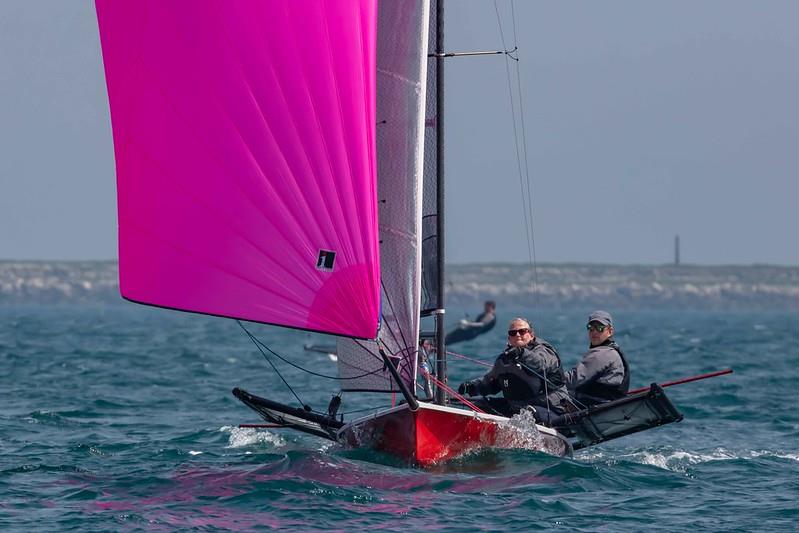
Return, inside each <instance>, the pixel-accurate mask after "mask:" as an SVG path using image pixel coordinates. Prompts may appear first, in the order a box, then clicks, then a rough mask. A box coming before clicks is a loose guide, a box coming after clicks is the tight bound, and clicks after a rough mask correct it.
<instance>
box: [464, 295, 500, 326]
mask: <svg viewBox="0 0 799 533" xmlns="http://www.w3.org/2000/svg"><path fill="white" fill-rule="evenodd" d="M496 310H497V304H496V302H494V300H486V302H485V303H484V304H483V312H482V313H480V314H479V315H477V318H475V319H474V322H472V321H470V320H466V319H463V320H461V321H460V325H461V327H470V328H479V327H485V326H489V324H490V327H488V329H490V328H493V327H494V323H496V321H497V315H496ZM488 329H487V330H486V331H488Z"/></svg>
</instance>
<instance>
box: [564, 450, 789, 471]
mask: <svg viewBox="0 0 799 533" xmlns="http://www.w3.org/2000/svg"><path fill="white" fill-rule="evenodd" d="M769 458H776V459H788V460H791V461H799V453H791V452H783V451H772V450H739V451H733V450H727V449H725V448H715V449H714V450H711V451H708V452H698V451H697V452H691V451H687V450H662V451H649V450H642V451H638V452H633V453H627V454H619V453H607V452H603V451H594V452H586V453H582V454H580V455H579V456H578V457H576V459H577V460H578V461H585V462H592V463H593V462H608V461H610V462H612V463H613V464H617V463H619V462H622V461H628V462H632V463H638V464H643V465H649V466H655V467H658V468H661V469H663V470H670V471H672V472H679V473H685V472H686V471H687V470H688V469H689V468H691V467H693V466H696V465H700V464H703V463H711V462H717V461H735V460H744V461H748V460H752V459H769Z"/></svg>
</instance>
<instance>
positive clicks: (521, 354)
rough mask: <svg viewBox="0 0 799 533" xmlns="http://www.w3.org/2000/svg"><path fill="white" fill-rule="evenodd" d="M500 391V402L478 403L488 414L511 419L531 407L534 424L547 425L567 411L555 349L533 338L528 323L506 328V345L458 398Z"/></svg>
mask: <svg viewBox="0 0 799 533" xmlns="http://www.w3.org/2000/svg"><path fill="white" fill-rule="evenodd" d="M500 391H502V395H503V397H504V398H503V399H500V398H484V399H483V401H479V400H478V401H477V402H476V403H477V404H479V405H480V406H481V407H487V408H488V409H487V411H488V412H492V411H494V412H498V413H499V414H502V415H504V416H511V415H513V414H516V413H518V412H519V411H521V409H522V408H524V407H526V406H528V405H529V406H533V407H534V411H535V417H536V420H537V421H539V422H542V423H547V422H548V421H549V419H550V418H551V417H552V416H553V415H558V414H562V413H564V412H565V411H566V410H568V406H569V400H570V399H569V396H568V392H567V391H566V387H565V386H564V381H563V369H562V368H561V364H560V357H559V356H558V352H557V351H556V350H555V348H554V347H553V346H552V345H551V344H549V343H548V342H546V341H545V340H543V339H539V338H537V337H536V336H535V331H534V330H533V328H532V326H530V323H529V322H528V321H527V320H526V319H524V318H514V319H513V320H511V322H510V325H509V326H508V344H507V346H506V347H505V351H503V352H502V353H501V354H500V355H499V356H498V357H497V359H496V361H495V362H494V366H493V367H492V368H491V370H489V371H488V373H487V374H486V375H484V376H483V377H482V378H479V379H474V380H472V381H467V382H465V383H461V385H460V387H458V392H459V393H460V394H467V395H469V396H476V395H481V396H484V397H485V396H486V395H489V394H496V393H498V392H500Z"/></svg>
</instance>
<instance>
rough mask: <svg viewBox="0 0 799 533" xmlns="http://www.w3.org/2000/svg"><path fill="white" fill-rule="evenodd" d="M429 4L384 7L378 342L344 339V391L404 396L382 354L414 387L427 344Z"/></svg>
mask: <svg viewBox="0 0 799 533" xmlns="http://www.w3.org/2000/svg"><path fill="white" fill-rule="evenodd" d="M428 12H429V2H428V1H427V0H402V1H400V0H396V1H392V2H388V1H384V2H380V5H379V11H378V27H377V175H378V180H377V183H378V201H379V204H378V205H379V220H380V259H381V266H380V269H381V274H382V326H381V329H380V335H379V339H378V342H374V341H357V340H352V339H345V338H342V339H339V340H338V343H337V344H338V346H337V353H338V366H339V375H340V376H341V377H342V378H344V379H343V380H342V389H343V390H360V391H396V390H398V389H397V384H396V383H393V381H392V380H391V378H390V374H389V372H388V370H387V368H386V367H385V363H384V360H383V359H382V357H381V355H380V353H379V350H380V349H382V350H384V351H385V353H386V354H387V355H388V356H389V357H390V359H391V360H392V361H393V362H394V363H395V364H396V365H397V367H398V370H399V374H400V376H401V377H402V378H403V381H405V382H406V384H408V385H409V388H410V390H413V383H414V382H415V379H416V364H417V357H416V354H417V350H418V340H419V306H420V286H421V251H422V248H421V235H422V225H421V208H422V152H423V145H422V143H423V140H424V131H423V128H424V102H425V76H426V70H427V30H428Z"/></svg>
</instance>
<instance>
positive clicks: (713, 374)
mask: <svg viewBox="0 0 799 533" xmlns="http://www.w3.org/2000/svg"><path fill="white" fill-rule="evenodd" d="M725 374H732V368H725V369H724V370H718V371H716V372H709V373H707V374H701V375H699V376H691V377H690V378H682V379H678V380H675V381H667V382H666V383H661V384H660V386H661V387H671V386H672V385H682V384H683V383H691V382H692V381H699V380H700V379H708V378H715V377H717V376H724V375H725ZM650 388H651V386H650V387H641V388H640V389H633V390H631V391H630V392H628V393H627V395H630V394H638V393H639V392H646V391H648V390H649V389H650Z"/></svg>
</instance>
